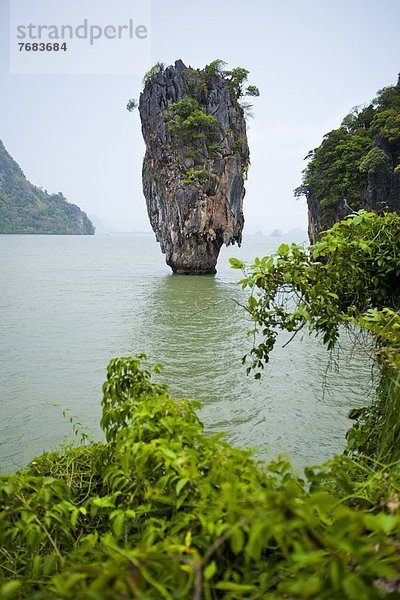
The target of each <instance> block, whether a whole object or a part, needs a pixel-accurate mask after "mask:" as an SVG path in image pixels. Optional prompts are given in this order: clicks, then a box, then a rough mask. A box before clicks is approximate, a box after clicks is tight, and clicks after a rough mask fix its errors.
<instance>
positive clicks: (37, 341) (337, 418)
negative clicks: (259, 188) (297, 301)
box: [0, 234, 371, 471]
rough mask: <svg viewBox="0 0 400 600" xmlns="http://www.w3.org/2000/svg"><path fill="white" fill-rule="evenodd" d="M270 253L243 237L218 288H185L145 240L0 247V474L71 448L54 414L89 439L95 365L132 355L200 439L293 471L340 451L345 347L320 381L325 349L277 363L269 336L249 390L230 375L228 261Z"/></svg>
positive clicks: (234, 368)
mask: <svg viewBox="0 0 400 600" xmlns="http://www.w3.org/2000/svg"><path fill="white" fill-rule="evenodd" d="M281 241H282V240H280V239H277V238H268V237H256V236H248V237H247V238H245V240H244V243H243V246H242V248H241V249H238V248H236V247H235V248H225V249H223V251H222V252H221V256H220V260H219V265H218V274H217V276H215V277H211V276H210V277H208V276H203V277H196V276H192V277H190V276H174V275H171V274H170V270H169V269H168V267H166V265H165V264H164V257H163V256H162V255H161V254H160V251H159V247H158V244H157V243H156V242H155V241H154V238H153V236H152V235H150V234H148V235H147V234H120V235H112V236H107V235H96V236H94V237H91V236H87V237H79V236H76V237H75V236H65V237H63V236H4V235H3V236H0V335H1V348H0V410H1V420H0V467H2V468H3V469H4V470H6V471H7V470H13V469H15V468H17V467H20V466H23V465H24V464H25V463H26V462H27V461H28V460H29V459H31V458H32V457H33V456H35V455H37V454H39V453H41V452H42V451H43V450H48V449H52V448H55V447H56V446H57V444H58V443H59V442H61V441H62V439H63V437H64V436H65V435H69V434H71V425H70V423H69V422H68V419H66V418H65V417H63V414H62V412H63V410H64V409H67V410H68V411H70V414H71V415H74V417H76V419H77V420H79V421H81V422H82V423H84V424H85V425H87V426H88V427H90V428H91V429H92V430H93V431H94V433H95V435H99V428H98V421H99V418H100V413H101V410H100V399H101V385H102V382H103V380H104V378H105V370H106V366H107V363H108V361H109V359H110V358H112V357H115V356H122V355H130V354H133V353H136V352H146V353H147V354H148V356H149V358H150V359H151V361H153V362H162V363H164V365H165V370H164V373H163V376H162V379H163V380H164V381H166V382H167V383H168V384H169V385H170V389H171V392H172V394H173V395H175V396H176V397H177V396H186V397H190V398H196V399H200V400H201V401H202V402H203V408H202V410H201V417H202V418H203V420H204V422H205V425H206V428H207V430H208V431H212V432H214V431H224V432H226V434H227V436H228V439H229V440H230V441H231V442H233V443H234V444H238V445H250V446H254V447H256V448H257V451H258V454H259V455H260V456H270V457H273V456H274V455H276V453H277V452H283V451H285V452H287V453H289V455H291V457H292V458H293V460H294V461H295V463H296V464H297V465H298V466H301V465H304V464H310V463H319V462H321V461H323V460H325V459H327V458H329V456H331V455H332V454H333V453H334V452H337V451H340V450H341V449H342V448H343V446H344V434H345V431H346V429H347V428H348V427H349V424H350V422H349V421H348V419H347V417H346V415H347V412H348V410H349V408H350V407H353V406H360V405H363V404H364V399H365V397H366V396H369V395H370V393H371V384H370V366H369V365H368V364H367V362H366V359H365V357H364V356H362V355H355V356H352V357H351V345H350V343H349V341H347V340H343V341H342V345H343V348H344V352H345V355H344V358H343V359H342V360H341V364H340V367H339V372H337V371H335V370H334V371H330V372H329V373H328V374H327V375H326V368H327V364H328V355H327V353H326V351H325V349H324V348H322V347H321V345H320V344H319V343H318V342H317V341H316V340H315V339H310V338H308V337H307V336H304V337H303V338H302V339H301V338H300V337H299V338H296V339H295V340H294V341H293V342H292V343H291V344H290V345H289V346H288V347H287V348H285V349H282V347H281V346H282V344H283V343H284V342H285V340H286V339H287V338H285V336H282V338H281V339H280V341H279V343H278V344H277V347H276V351H275V353H274V356H273V359H272V361H271V363H270V365H269V366H268V368H267V369H266V371H265V375H264V377H263V379H262V380H261V381H255V380H254V379H252V378H250V377H246V375H245V372H244V368H243V367H242V365H241V363H240V358H241V356H242V355H243V354H244V353H245V352H246V350H248V348H249V344H250V341H249V340H248V338H246V331H247V329H248V328H249V323H248V321H247V320H246V316H245V313H244V311H243V310H242V309H241V308H240V307H239V306H238V305H237V303H235V301H234V300H239V301H240V300H241V299H243V297H242V292H241V291H240V290H239V289H238V288H237V286H236V285H235V281H236V280H237V279H238V277H239V276H240V273H238V272H237V271H234V270H232V269H230V267H229V263H228V258H229V257H230V256H237V257H240V258H242V259H244V260H248V261H250V260H252V259H253V258H254V257H255V256H257V255H258V256H261V255H264V254H267V253H268V252H270V251H271V250H273V249H274V247H276V246H277V245H278V244H279V243H280V242H281ZM280 342H282V343H280ZM324 382H325V383H327V384H328V387H329V392H325V394H324V393H323V392H324ZM54 404H58V405H59V406H54Z"/></svg>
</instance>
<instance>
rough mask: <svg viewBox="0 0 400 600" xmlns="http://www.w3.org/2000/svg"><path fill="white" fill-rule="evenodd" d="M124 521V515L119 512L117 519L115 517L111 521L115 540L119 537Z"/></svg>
mask: <svg viewBox="0 0 400 600" xmlns="http://www.w3.org/2000/svg"><path fill="white" fill-rule="evenodd" d="M124 521H125V514H124V513H123V512H121V513H120V514H119V515H118V516H117V517H115V519H114V521H113V531H114V533H115V535H116V536H117V538H119V537H120V536H121V533H122V529H123V526H124Z"/></svg>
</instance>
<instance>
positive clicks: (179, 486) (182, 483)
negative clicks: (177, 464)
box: [176, 478, 189, 496]
mask: <svg viewBox="0 0 400 600" xmlns="http://www.w3.org/2000/svg"><path fill="white" fill-rule="evenodd" d="M187 483H189V479H186V478H183V479H180V480H179V481H178V483H177V484H176V495H177V496H179V494H180V493H181V491H182V489H183V488H184V487H185V485H186V484H187Z"/></svg>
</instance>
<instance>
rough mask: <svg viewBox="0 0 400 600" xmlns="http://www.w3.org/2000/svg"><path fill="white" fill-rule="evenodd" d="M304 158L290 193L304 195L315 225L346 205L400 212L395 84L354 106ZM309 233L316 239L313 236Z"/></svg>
mask: <svg viewBox="0 0 400 600" xmlns="http://www.w3.org/2000/svg"><path fill="white" fill-rule="evenodd" d="M306 159H307V160H309V162H308V165H307V167H306V169H305V171H304V177H303V183H302V185H300V186H299V187H298V188H297V189H296V190H295V194H296V195H297V196H301V195H305V196H307V199H308V202H309V209H310V218H311V220H312V221H314V222H315V223H316V225H315V228H316V229H317V230H319V231H321V230H322V229H324V228H327V227H331V226H332V225H333V223H334V222H335V221H337V220H339V219H340V218H342V217H343V216H345V215H346V214H348V213H349V212H350V211H351V210H353V211H357V210H360V209H362V208H365V209H367V210H374V211H376V212H382V211H385V210H386V211H387V210H395V211H397V212H400V180H399V179H398V178H397V175H398V174H399V170H400V84H399V83H398V84H397V85H394V86H390V87H387V88H384V89H382V90H380V91H379V92H378V94H377V97H376V98H375V99H374V100H373V101H372V102H371V103H370V104H368V105H367V106H364V107H356V108H354V109H353V110H352V111H351V112H350V113H349V114H348V115H347V116H346V117H345V118H344V119H343V121H342V123H341V125H340V127H339V128H338V129H334V130H333V131H331V132H329V133H327V134H326V135H325V136H324V139H323V142H322V144H321V145H320V146H319V147H318V148H316V149H315V150H312V151H311V152H310V153H309V154H308V156H307V157H306ZM318 206H319V207H320V208H321V210H318V209H317V208H316V207H318ZM315 228H314V229H315ZM311 238H312V241H315V235H311Z"/></svg>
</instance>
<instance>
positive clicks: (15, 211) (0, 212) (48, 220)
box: [0, 141, 94, 235]
mask: <svg viewBox="0 0 400 600" xmlns="http://www.w3.org/2000/svg"><path fill="white" fill-rule="evenodd" d="M0 233H51V234H61V235H63V234H69V235H93V234H94V227H93V224H92V222H91V221H90V219H89V218H88V216H87V215H86V213H84V212H83V211H82V210H81V209H80V208H79V207H78V206H76V205H75V204H70V203H69V202H67V200H66V199H65V198H64V196H63V194H62V193H61V192H59V193H58V194H51V195H50V194H48V193H47V192H45V191H43V190H41V189H40V188H38V187H36V186H35V185H32V183H30V182H29V181H28V180H27V179H26V177H25V175H24V174H23V172H22V170H21V168H20V167H19V165H18V164H17V163H16V162H15V160H13V158H12V157H11V156H10V155H9V154H8V152H7V150H6V149H5V147H4V144H3V143H2V142H1V141H0Z"/></svg>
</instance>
